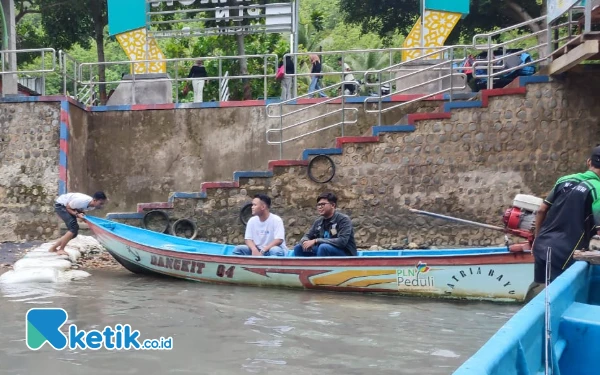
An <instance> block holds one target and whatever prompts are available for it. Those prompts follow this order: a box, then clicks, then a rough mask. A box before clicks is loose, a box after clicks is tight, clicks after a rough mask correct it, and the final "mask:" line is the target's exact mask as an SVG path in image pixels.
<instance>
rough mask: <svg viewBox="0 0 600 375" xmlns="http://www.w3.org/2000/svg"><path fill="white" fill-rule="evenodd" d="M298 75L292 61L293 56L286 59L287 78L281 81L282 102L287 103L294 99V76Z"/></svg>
mask: <svg viewBox="0 0 600 375" xmlns="http://www.w3.org/2000/svg"><path fill="white" fill-rule="evenodd" d="M295 73H296V68H295V67H294V62H293V61H292V58H291V56H286V57H285V76H284V77H283V79H282V80H281V100H282V101H286V100H290V99H292V98H293V97H294V93H293V90H292V86H293V85H292V83H293V81H294V74H295Z"/></svg>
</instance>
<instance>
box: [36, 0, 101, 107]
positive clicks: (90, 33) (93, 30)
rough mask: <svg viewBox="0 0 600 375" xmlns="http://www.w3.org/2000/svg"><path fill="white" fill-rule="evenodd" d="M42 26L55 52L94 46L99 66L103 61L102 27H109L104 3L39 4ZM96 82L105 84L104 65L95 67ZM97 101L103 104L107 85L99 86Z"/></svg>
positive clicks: (62, 0) (45, 0) (56, 0)
mask: <svg viewBox="0 0 600 375" xmlns="http://www.w3.org/2000/svg"><path fill="white" fill-rule="evenodd" d="M37 5H38V7H39V8H38V9H39V11H40V13H41V15H42V26H43V28H44V30H45V33H46V35H47V38H48V40H49V41H51V43H49V44H51V45H52V46H53V47H54V48H56V49H64V50H66V49H69V48H70V47H71V46H73V45H74V44H79V45H81V46H82V47H83V48H90V47H91V43H90V42H91V40H92V39H93V40H94V41H95V42H96V46H97V55H98V62H100V63H103V62H104V61H105V58H104V27H105V26H106V25H107V24H108V16H107V4H106V0H38V4H37ZM98 80H99V81H100V82H104V81H106V69H105V66H104V65H99V67H98ZM99 91H100V100H101V101H102V102H105V101H106V85H105V84H100V85H99Z"/></svg>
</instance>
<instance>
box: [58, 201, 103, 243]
mask: <svg viewBox="0 0 600 375" xmlns="http://www.w3.org/2000/svg"><path fill="white" fill-rule="evenodd" d="M107 200H108V199H107V198H106V194H104V193H103V192H101V191H98V192H96V193H95V194H94V196H93V197H90V196H89V195H86V194H81V193H67V194H63V195H61V196H59V197H58V198H56V201H55V204H54V211H55V212H56V214H57V215H58V216H59V217H60V218H61V219H62V220H63V221H64V222H65V224H66V225H67V233H65V235H64V236H62V237H61V238H60V239H59V240H58V241H57V242H56V243H55V244H53V245H52V247H50V250H49V251H50V252H51V253H53V252H56V253H57V254H67V253H66V252H65V250H64V248H65V247H66V246H67V244H68V243H69V241H71V240H72V239H73V238H75V237H77V233H79V224H77V219H80V220H82V219H83V217H84V216H85V215H84V214H83V213H84V212H86V211H91V210H94V209H100V208H102V206H103V205H104V203H106V201H107Z"/></svg>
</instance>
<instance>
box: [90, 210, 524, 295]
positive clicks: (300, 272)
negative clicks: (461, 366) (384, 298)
mask: <svg viewBox="0 0 600 375" xmlns="http://www.w3.org/2000/svg"><path fill="white" fill-rule="evenodd" d="M87 223H88V226H89V228H90V229H91V230H92V231H93V232H94V234H95V235H96V237H97V239H98V241H99V242H100V243H101V244H102V245H103V246H104V247H106V248H107V249H108V251H109V252H110V254H111V255H112V256H113V257H114V258H115V259H116V260H117V261H118V262H119V263H121V264H122V265H123V267H125V268H126V269H128V270H129V271H131V272H134V273H143V274H160V275H167V276H172V277H176V278H182V279H188V280H195V281H202V282H211V283H220V284H234V285H235V284H239V285H255V286H273V287H290V288H305V289H321V290H330V291H349V292H366V293H388V294H396V295H409V296H410V295H413V296H427V297H442V298H460V299H478V300H494V301H506V302H519V301H522V300H524V298H525V293H526V292H527V287H528V286H529V284H530V282H531V281H532V279H533V257H532V256H531V253H530V252H523V251H521V252H511V251H509V250H508V249H507V248H506V247H489V248H465V249H446V250H385V251H359V256H356V257H328V258H325V257H319V258H317V257H313V258H297V257H293V256H288V257H260V256H254V257H253V256H236V255H231V253H232V251H233V249H234V247H235V246H233V245H224V244H218V243H211V242H201V241H196V240H189V239H185V238H180V237H174V236H170V235H166V234H160V233H156V232H152V231H148V230H145V229H141V228H137V227H132V226H129V225H125V224H121V223H116V222H113V221H109V220H105V219H101V218H97V217H87ZM290 255H291V252H290Z"/></svg>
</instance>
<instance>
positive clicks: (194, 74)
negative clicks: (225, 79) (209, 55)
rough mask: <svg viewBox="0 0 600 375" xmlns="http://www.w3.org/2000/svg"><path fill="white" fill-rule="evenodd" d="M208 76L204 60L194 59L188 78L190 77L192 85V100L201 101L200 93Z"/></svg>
mask: <svg viewBox="0 0 600 375" xmlns="http://www.w3.org/2000/svg"><path fill="white" fill-rule="evenodd" d="M206 77H208V73H207V72H206V68H205V67H204V62H202V60H198V61H196V65H194V66H192V69H190V73H189V74H188V78H193V79H192V87H193V88H194V102H196V103H199V102H201V101H202V94H203V92H204V80H205V79H206Z"/></svg>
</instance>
